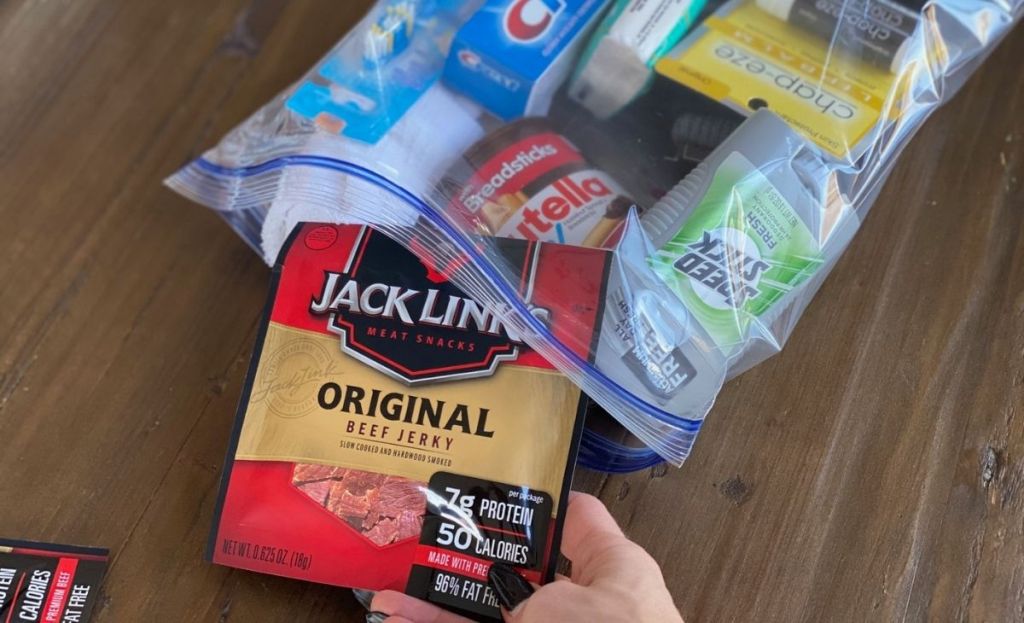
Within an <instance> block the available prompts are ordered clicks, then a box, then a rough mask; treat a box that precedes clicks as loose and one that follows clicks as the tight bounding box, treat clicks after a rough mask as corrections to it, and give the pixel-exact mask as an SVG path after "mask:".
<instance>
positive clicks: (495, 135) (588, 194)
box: [442, 118, 634, 247]
mask: <svg viewBox="0 0 1024 623" xmlns="http://www.w3.org/2000/svg"><path fill="white" fill-rule="evenodd" d="M442 190H443V191H444V192H445V193H446V195H447V196H448V200H449V209H450V210H453V211H454V212H455V213H456V214H457V215H458V216H459V217H461V218H464V219H466V220H468V222H469V224H470V226H471V227H473V228H475V229H476V230H477V231H479V232H480V233H482V234H484V235H488V236H497V237H502V238H520V239H526V240H540V241H545V242H559V243H564V244H572V245H581V246H588V247H607V246H612V245H614V243H615V241H616V240H617V239H618V233H619V232H618V230H619V227H620V226H621V224H622V222H623V219H624V218H625V217H626V215H627V214H628V213H629V208H630V207H631V206H632V205H634V202H633V200H632V199H630V198H629V197H627V196H626V193H625V191H624V190H623V189H622V187H621V186H620V185H619V184H618V182H616V181H615V180H614V179H613V178H612V177H611V176H610V175H608V174H607V173H605V172H604V171H602V170H600V169H597V168H595V167H594V166H593V165H591V164H590V163H589V162H587V160H586V158H584V157H583V155H582V154H581V153H580V152H579V150H578V149H577V148H576V147H575V146H574V145H573V144H572V143H571V142H569V140H568V139H567V138H565V137H564V136H562V135H561V134H559V133H558V132H557V131H556V130H555V129H554V128H553V127H552V125H551V124H550V123H549V122H548V121H547V120H546V119H541V118H527V119H521V120H519V121H516V122H514V123H511V124H509V125H505V126H502V127H501V128H499V129H498V130H496V131H494V132H492V133H491V134H489V135H488V136H486V137H485V138H483V139H482V140H480V141H479V142H477V143H476V144H475V145H473V146H472V147H470V148H469V149H468V150H467V151H466V153H465V155H464V156H463V158H462V160H461V162H459V163H458V164H457V165H456V166H454V167H452V169H451V170H449V172H448V174H447V175H446V179H445V182H444V183H443V186H442Z"/></svg>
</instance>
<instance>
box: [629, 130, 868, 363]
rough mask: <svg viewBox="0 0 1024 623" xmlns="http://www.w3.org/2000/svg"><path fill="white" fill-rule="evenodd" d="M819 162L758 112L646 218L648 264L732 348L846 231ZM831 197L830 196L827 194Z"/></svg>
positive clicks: (756, 332)
mask: <svg viewBox="0 0 1024 623" xmlns="http://www.w3.org/2000/svg"><path fill="white" fill-rule="evenodd" d="M827 179H828V175H827V173H826V171H825V165H824V164H823V162H822V161H821V160H820V159H819V158H817V157H815V155H814V152H813V151H812V150H811V148H810V147H809V146H808V145H807V144H806V143H805V142H804V141H803V140H802V139H800V138H799V137H798V136H797V135H796V134H795V133H793V132H792V130H790V129H789V128H788V126H786V124H785V123H784V122H782V121H781V120H780V119H779V118H778V117H777V116H775V115H774V114H773V113H770V112H768V111H762V112H758V113H756V114H755V115H754V116H753V117H751V118H750V119H749V120H748V121H747V122H746V123H744V124H743V126H741V127H740V129H739V130H737V132H736V133H735V134H733V135H732V136H731V137H730V138H729V139H728V140H727V141H726V142H725V143H723V145H722V146H721V147H719V148H718V149H717V150H716V151H715V152H714V153H712V154H711V156H710V157H709V158H708V160H707V161H705V162H704V163H702V164H701V166H700V167H698V169H697V170H695V171H694V173H692V174H691V175H690V176H688V177H687V178H686V179H685V180H683V181H682V182H680V184H679V185H677V186H676V188H675V189H673V190H672V191H671V192H670V193H669V194H668V195H666V196H665V198H663V199H662V200H661V201H660V202H659V203H658V204H657V205H656V206H655V207H654V208H652V210H651V211H650V213H648V214H646V215H645V216H644V227H645V230H646V231H647V233H648V235H649V236H650V238H651V241H652V243H653V244H654V246H655V247H656V251H655V252H654V253H653V254H652V255H651V256H650V264H651V266H652V268H653V269H654V270H655V272H656V273H657V274H658V276H659V277H660V278H661V279H662V280H663V281H664V282H665V283H666V284H667V285H668V286H669V287H670V288H671V289H672V290H673V292H675V294H676V295H677V296H678V297H679V299H680V300H681V301H682V303H683V304H684V305H685V306H686V308H687V310H688V311H689V312H690V313H691V314H692V316H693V317H694V318H696V319H697V321H698V322H700V324H701V326H702V327H703V328H704V330H705V331H706V332H707V333H708V334H709V335H710V336H711V338H712V339H713V340H714V341H715V342H716V343H717V344H718V347H719V348H720V349H721V350H722V352H723V353H724V354H725V355H726V356H733V355H735V354H737V353H738V352H739V351H741V350H743V349H744V348H746V347H747V346H748V343H749V342H750V341H752V340H753V339H757V338H762V339H768V340H769V341H775V340H773V339H772V337H771V332H772V330H771V325H772V323H773V322H775V320H776V318H777V317H778V315H779V314H780V313H781V311H782V309H783V308H784V307H785V306H786V305H788V301H789V300H790V298H791V295H793V294H794V293H795V292H796V290H797V289H798V288H799V287H800V286H801V285H802V284H804V283H806V282H807V281H808V279H809V278H810V277H812V276H813V275H814V274H815V272H816V271H817V270H818V269H819V268H820V267H821V266H822V265H823V264H824V263H825V262H826V260H827V259H828V258H829V257H831V256H834V255H838V252H839V250H840V249H841V248H842V247H843V246H845V242H846V241H848V240H849V239H850V237H852V236H853V232H854V231H855V229H856V217H855V216H854V215H853V213H852V211H851V210H849V209H848V208H847V207H846V206H845V204H843V203H842V202H838V203H837V202H836V201H834V199H835V198H836V197H837V196H838V195H837V194H836V193H834V192H833V193H830V192H829V188H828V185H827ZM830 199H831V200H830Z"/></svg>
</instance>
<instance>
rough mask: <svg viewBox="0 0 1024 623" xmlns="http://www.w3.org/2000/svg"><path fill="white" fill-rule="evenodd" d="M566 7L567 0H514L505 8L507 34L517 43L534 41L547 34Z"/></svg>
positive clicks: (504, 21)
mask: <svg viewBox="0 0 1024 623" xmlns="http://www.w3.org/2000/svg"><path fill="white" fill-rule="evenodd" d="M563 9H565V0H513V1H512V2H511V3H510V4H509V6H508V9H506V10H505V19H504V20H503V23H504V26H505V34H506V35H508V36H509V38H511V39H512V41H515V42H516V43H533V42H534V41H536V40H537V39H540V38H541V37H543V36H544V35H546V34H547V32H548V30H550V29H551V25H552V24H554V23H555V18H557V17H558V14H559V13H561V12H562V10H563Z"/></svg>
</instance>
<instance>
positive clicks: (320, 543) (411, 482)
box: [208, 224, 609, 619]
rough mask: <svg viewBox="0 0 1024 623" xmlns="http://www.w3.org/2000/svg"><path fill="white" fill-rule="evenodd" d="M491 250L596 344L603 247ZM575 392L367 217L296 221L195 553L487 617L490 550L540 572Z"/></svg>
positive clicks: (515, 245) (550, 570)
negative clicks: (201, 544)
mask: <svg viewBox="0 0 1024 623" xmlns="http://www.w3.org/2000/svg"><path fill="white" fill-rule="evenodd" d="M499 244H501V245H502V248H503V249H504V251H505V255H506V257H507V258H508V259H509V261H510V262H511V263H512V265H516V266H521V267H522V273H521V276H522V279H521V280H520V288H521V291H522V293H523V295H524V298H525V299H526V300H527V301H528V302H529V304H530V305H531V306H533V308H534V309H535V310H536V311H537V315H538V317H542V318H545V319H546V322H548V323H549V324H550V327H551V329H552V331H553V332H554V333H555V334H556V335H561V336H562V337H563V339H564V341H565V343H567V344H593V343H594V341H595V339H594V333H595V331H594V326H595V325H596V321H597V319H598V318H600V315H601V313H602V301H603V300H604V285H605V275H606V274H607V269H608V260H609V258H608V255H607V253H606V252H604V251H600V250H596V249H586V248H578V247H568V246H562V245H545V244H538V243H533V242H528V241H522V240H503V241H500V242H499ZM419 248H421V250H422V249H426V248H427V247H426V245H419ZM570 301H571V303H569V302H570ZM583 348H585V347H583ZM579 354H580V356H582V357H589V356H590V353H589V352H580V353H579ZM580 403H581V395H580V391H579V389H578V388H577V387H576V386H575V385H573V384H572V383H571V382H570V381H569V380H568V379H566V378H565V377H564V376H562V375H561V374H560V373H558V372H557V371H555V370H554V369H553V368H552V367H551V366H550V365H549V364H548V363H547V362H546V361H544V360H543V359H542V358H541V357H540V356H539V355H537V354H536V353H534V352H532V351H531V350H530V349H529V348H528V347H526V346H525V345H524V344H522V343H521V342H520V341H519V340H518V339H517V337H516V336H515V335H514V334H511V333H510V332H509V331H508V330H507V329H506V328H505V326H504V325H503V324H502V322H501V320H500V318H499V316H498V315H497V314H496V313H495V312H494V310H490V309H488V308H486V307H485V306H482V305H480V304H477V303H476V302H474V301H472V300H471V299H469V298H468V297H466V296H465V295H464V294H463V293H462V291H461V290H459V289H458V288H456V287H455V286H454V285H453V284H451V283H450V282H449V281H448V280H447V278H446V277H445V267H443V266H437V265H434V264H433V263H431V262H429V261H426V262H424V261H421V260H420V259H418V258H417V256H416V255H413V254H412V253H411V252H409V251H408V250H406V249H405V248H404V247H402V246H401V245H399V244H398V243H396V242H394V241H392V240H391V239H389V238H387V237H386V236H385V235H383V234H381V233H379V232H376V231H375V230H373V229H371V228H369V227H360V226H351V225H350V226H341V225H338V226H335V225H320V224H305V225H300V226H299V227H298V228H297V229H296V231H295V232H294V233H293V234H292V237H291V239H290V242H289V243H288V244H287V245H286V247H285V250H284V251H282V255H281V259H280V260H279V261H278V264H277V266H276V267H275V269H274V280H273V285H272V288H271V295H270V301H269V303H268V307H267V310H266V312H265V317H264V320H263V323H262V326H261V329H260V334H259V339H258V342H257V344H256V349H255V352H254V355H253V359H252V363H251V365H250V369H249V374H248V378H247V382H246V386H245V389H244V392H243V395H242V399H241V402H240V405H239V410H238V418H237V421H236V426H235V430H234V433H233V435H232V442H231V447H230V449H229V452H228V460H227V465H226V470H225V476H224V481H223V485H222V491H221V495H220V500H219V504H218V509H217V519H216V522H215V525H214V528H213V532H212V534H211V539H210V543H209V549H208V556H209V557H210V558H211V559H212V560H213V561H214V562H216V563H218V564H224V565H228V566H232V567H239V568H243V569H250V570H253V571H259V572H263V573H272V574H276V575H283V576H287V577H294V578H299V579H304V580H310V581H314V582H322V583H326V584H334V585H338V586H348V587H353V588H364V589H371V590H382V589H396V590H406V591H407V592H409V593H411V594H413V595H416V596H418V597H421V598H424V599H428V600H430V601H433V602H435V603H438V604H441V605H443V606H445V607H448V608H450V609H453V610H455V611H457V612H460V613H462V614H464V615H467V616H472V617H478V618H485V619H500V616H499V612H498V608H497V602H496V601H495V599H494V596H493V594H492V593H491V592H490V588H489V587H487V582H486V577H487V576H486V573H487V570H488V568H489V566H490V564H491V563H492V562H494V561H501V562H503V563H507V564H510V565H512V566H515V567H516V568H518V569H519V570H520V571H521V572H522V573H523V574H524V575H525V576H526V577H528V578H530V579H532V580H534V581H538V582H543V581H547V580H550V579H552V577H553V574H554V567H555V564H556V563H557V552H558V542H559V538H560V532H561V522H562V515H563V511H564V508H565V504H566V496H567V492H568V487H569V484H570V480H571V475H572V470H573V466H574V464H575V455H576V450H577V445H578V443H579V436H580V433H581V431H582V417H581V411H580V409H579V406H580Z"/></svg>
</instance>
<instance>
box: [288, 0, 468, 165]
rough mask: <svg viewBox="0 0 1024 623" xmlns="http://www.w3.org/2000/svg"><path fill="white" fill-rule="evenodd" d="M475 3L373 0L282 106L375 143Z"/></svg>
mask: <svg viewBox="0 0 1024 623" xmlns="http://www.w3.org/2000/svg"><path fill="white" fill-rule="evenodd" d="M479 4H480V2H479V0H390V1H388V2H383V3H379V4H378V5H377V6H376V7H374V9H373V10H372V11H371V12H370V14H369V15H367V16H366V18H364V19H363V20H362V21H361V22H360V23H359V25H358V26H357V27H356V28H355V29H354V30H353V31H352V32H350V33H349V34H348V36H346V37H345V38H344V39H343V40H342V41H341V43H339V44H338V46H337V47H335V48H334V49H333V50H332V51H331V52H330V53H329V54H328V55H327V57H326V58H324V59H323V60H322V61H321V62H320V64H319V65H317V66H316V68H315V69H314V70H313V71H312V72H310V73H309V74H308V75H307V76H306V77H305V78H304V79H303V80H302V82H300V83H299V85H298V86H297V87H296V89H295V91H294V92H293V93H292V94H291V96H290V97H289V98H288V101H287V107H288V108H289V109H290V110H291V111H293V112H294V113H296V114H298V115H301V116H302V117H305V118H307V119H309V120H311V121H313V122H314V123H316V124H317V126H318V127H319V128H321V129H323V130H326V131H328V132H331V133H334V134H340V135H342V136H346V137H348V138H352V139H355V140H358V141H362V142H364V143H368V144H371V145H373V144H376V143H377V142H378V141H379V140H380V139H381V138H382V137H383V136H384V135H385V134H387V132H388V131H389V130H390V129H391V128H392V127H393V126H394V125H395V124H396V123H397V122H398V120H399V119H401V118H402V115H404V114H405V113H406V111H408V110H409V108H411V107H412V105H413V104H415V103H416V101H417V100H419V98H420V97H421V96H422V95H423V93H425V92H426V91H427V89H429V88H430V86H431V85H433V84H434V82H436V81H437V79H438V77H439V76H440V75H441V70H442V69H443V67H444V62H445V58H446V57H447V55H448V49H449V47H450V46H451V41H452V38H453V36H454V34H455V32H456V30H458V28H459V27H460V26H461V25H462V24H463V23H464V22H465V21H466V20H467V19H468V18H469V16H470V15H472V13H473V12H474V10H475V9H476V8H477V7H478V6H479Z"/></svg>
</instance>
